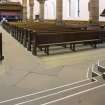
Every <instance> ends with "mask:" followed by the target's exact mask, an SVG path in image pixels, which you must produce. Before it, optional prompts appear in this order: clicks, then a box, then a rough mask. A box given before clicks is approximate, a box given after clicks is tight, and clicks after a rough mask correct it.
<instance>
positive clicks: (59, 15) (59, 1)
mask: <svg viewBox="0 0 105 105" xmlns="http://www.w3.org/2000/svg"><path fill="white" fill-rule="evenodd" d="M62 20H63V0H56V22H57V24H62V23H63V22H62Z"/></svg>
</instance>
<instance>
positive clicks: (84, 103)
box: [30, 82, 105, 105]
mask: <svg viewBox="0 0 105 105" xmlns="http://www.w3.org/2000/svg"><path fill="white" fill-rule="evenodd" d="M104 89H105V82H104V83H103V84H101V85H97V86H95V87H93V88H89V89H87V90H84V91H81V92H78V93H76V94H73V95H68V96H66V97H63V98H60V99H56V100H53V101H50V102H47V103H44V104H41V105H93V104H94V105H100V104H104V103H105V99H104V98H103V97H105V94H103V92H102V91H104ZM100 92H101V93H100ZM97 102H98V103H97ZM30 105H31V104H30ZM33 105H34V104H33Z"/></svg>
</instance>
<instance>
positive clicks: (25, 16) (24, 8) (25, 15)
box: [22, 0, 27, 20]
mask: <svg viewBox="0 0 105 105" xmlns="http://www.w3.org/2000/svg"><path fill="white" fill-rule="evenodd" d="M22 5H23V20H26V19H27V0H22Z"/></svg>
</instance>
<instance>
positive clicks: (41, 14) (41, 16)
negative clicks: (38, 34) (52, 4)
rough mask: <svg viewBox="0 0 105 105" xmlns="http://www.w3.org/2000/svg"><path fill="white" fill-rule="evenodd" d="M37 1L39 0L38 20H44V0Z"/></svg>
mask: <svg viewBox="0 0 105 105" xmlns="http://www.w3.org/2000/svg"><path fill="white" fill-rule="evenodd" d="M38 1H39V4H40V15H39V18H40V21H43V20H44V3H45V0H38Z"/></svg>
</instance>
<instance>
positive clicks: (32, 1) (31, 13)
mask: <svg viewBox="0 0 105 105" xmlns="http://www.w3.org/2000/svg"><path fill="white" fill-rule="evenodd" d="M29 6H30V19H31V20H33V13H34V0H29Z"/></svg>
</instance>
